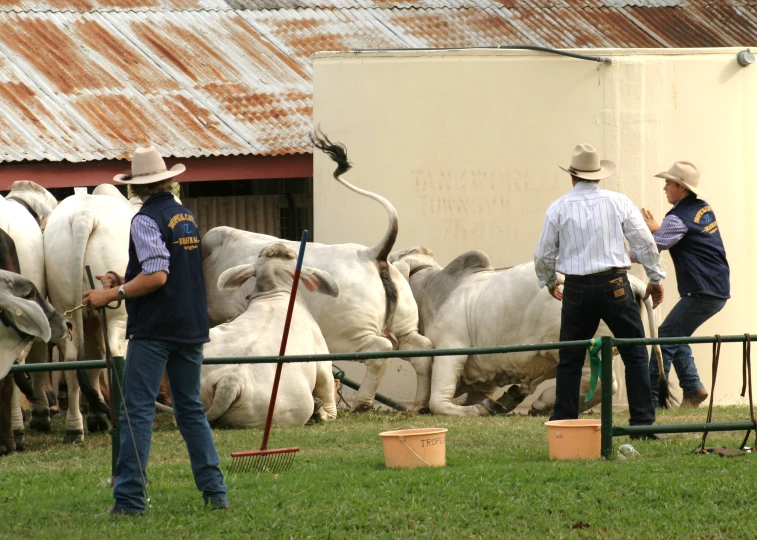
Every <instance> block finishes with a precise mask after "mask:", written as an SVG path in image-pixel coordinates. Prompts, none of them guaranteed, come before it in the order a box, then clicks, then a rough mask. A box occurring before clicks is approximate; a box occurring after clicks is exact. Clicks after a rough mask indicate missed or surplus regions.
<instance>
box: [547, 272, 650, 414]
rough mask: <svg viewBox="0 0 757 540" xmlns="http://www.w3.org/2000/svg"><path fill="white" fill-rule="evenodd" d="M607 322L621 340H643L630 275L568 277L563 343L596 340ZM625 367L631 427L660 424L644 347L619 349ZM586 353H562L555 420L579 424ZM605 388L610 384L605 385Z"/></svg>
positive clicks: (584, 351)
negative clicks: (576, 419)
mask: <svg viewBox="0 0 757 540" xmlns="http://www.w3.org/2000/svg"><path fill="white" fill-rule="evenodd" d="M600 319H601V320H603V321H604V322H605V324H607V326H608V327H609V328H610V331H611V332H612V333H613V335H614V336H615V337H617V338H643V337H644V326H643V325H642V323H641V315H640V314H639V308H638V306H637V304H636V301H635V299H634V295H633V291H632V290H631V285H630V283H629V282H628V276H627V275H626V274H625V273H602V274H593V275H589V276H566V278H565V288H564V290H563V301H562V321H561V325H560V341H573V340H584V339H591V338H592V337H594V334H595V333H596V332H597V328H598V327H599V321H600ZM618 350H619V352H620V356H621V358H622V359H623V363H624V364H625V367H626V389H627V393H628V408H629V410H630V412H631V422H630V423H631V425H632V426H635V425H650V424H653V423H654V421H655V410H654V406H653V405H652V391H651V389H650V387H649V367H648V359H649V357H648V355H647V351H646V348H645V347H644V346H643V345H636V346H626V347H618ZM585 358H586V350H585V349H562V350H560V363H559V364H558V365H557V387H556V394H557V395H556V398H555V410H554V413H553V414H552V420H566V419H573V418H578V410H579V407H578V406H579V403H578V399H579V394H580V386H581V370H582V369H583V366H584V360H585ZM602 384H611V382H610V381H603V382H602Z"/></svg>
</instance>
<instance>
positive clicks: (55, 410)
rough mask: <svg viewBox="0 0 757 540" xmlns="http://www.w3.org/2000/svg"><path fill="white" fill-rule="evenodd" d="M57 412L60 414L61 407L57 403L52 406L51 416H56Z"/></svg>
mask: <svg viewBox="0 0 757 540" xmlns="http://www.w3.org/2000/svg"><path fill="white" fill-rule="evenodd" d="M56 414H60V409H59V408H58V406H57V405H53V406H52V407H50V416H55V415H56Z"/></svg>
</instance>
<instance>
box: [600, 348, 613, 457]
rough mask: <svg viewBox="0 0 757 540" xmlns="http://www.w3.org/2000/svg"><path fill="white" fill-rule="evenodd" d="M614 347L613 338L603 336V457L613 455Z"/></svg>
mask: <svg viewBox="0 0 757 540" xmlns="http://www.w3.org/2000/svg"><path fill="white" fill-rule="evenodd" d="M612 347H613V338H612V337H609V336H602V457H603V458H605V459H610V458H611V457H612Z"/></svg>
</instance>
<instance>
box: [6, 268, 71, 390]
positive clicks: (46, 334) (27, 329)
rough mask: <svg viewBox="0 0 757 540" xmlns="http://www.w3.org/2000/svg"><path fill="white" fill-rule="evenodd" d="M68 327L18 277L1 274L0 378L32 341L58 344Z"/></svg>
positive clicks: (46, 303)
mask: <svg viewBox="0 0 757 540" xmlns="http://www.w3.org/2000/svg"><path fill="white" fill-rule="evenodd" d="M68 329H69V325H68V324H67V323H66V321H65V319H63V317H61V316H60V315H59V314H58V313H56V311H55V308H53V306H52V305H51V304H50V303H49V302H48V301H47V300H45V299H44V298H42V297H41V296H40V294H39V291H38V290H37V287H35V286H34V284H33V283H32V282H31V281H29V280H28V279H26V278H25V277H23V276H22V275H20V274H16V273H14V272H8V271H7V270H0V353H1V356H2V357H1V358H0V378H2V377H4V376H5V373H7V369H9V368H10V365H11V364H12V363H13V362H14V361H15V360H16V358H17V357H18V356H19V355H21V353H22V351H24V350H25V349H26V348H27V346H29V345H30V344H31V342H33V341H45V342H49V343H57V342H59V341H61V340H63V339H64V338H65V337H66V336H67V335H68Z"/></svg>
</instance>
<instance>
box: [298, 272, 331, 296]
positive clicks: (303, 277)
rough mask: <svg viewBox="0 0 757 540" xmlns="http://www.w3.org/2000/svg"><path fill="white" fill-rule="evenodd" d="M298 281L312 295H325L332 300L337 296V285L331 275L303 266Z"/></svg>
mask: <svg viewBox="0 0 757 540" xmlns="http://www.w3.org/2000/svg"><path fill="white" fill-rule="evenodd" d="M300 281H301V282H302V284H303V285H305V287H306V288H307V290H309V291H310V292H312V293H317V294H326V295H328V296H332V297H334V298H336V297H337V296H339V285H337V284H336V281H334V278H332V277H331V274H329V273H328V272H324V271H323V270H318V269H316V268H310V267H309V266H303V267H302V272H301V273H300Z"/></svg>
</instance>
